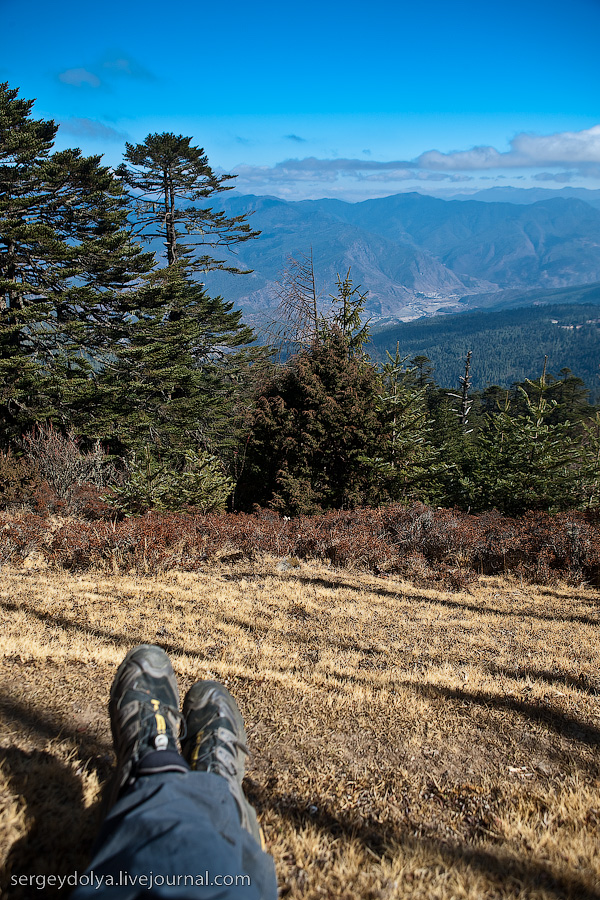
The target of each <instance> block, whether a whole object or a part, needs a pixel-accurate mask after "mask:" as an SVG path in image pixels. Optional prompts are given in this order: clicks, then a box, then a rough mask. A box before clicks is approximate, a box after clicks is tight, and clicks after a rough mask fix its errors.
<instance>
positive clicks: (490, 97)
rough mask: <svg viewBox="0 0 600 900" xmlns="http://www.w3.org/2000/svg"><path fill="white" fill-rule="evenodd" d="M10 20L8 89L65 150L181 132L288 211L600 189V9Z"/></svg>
mask: <svg viewBox="0 0 600 900" xmlns="http://www.w3.org/2000/svg"><path fill="white" fill-rule="evenodd" d="M0 18H1V20H2V22H3V31H4V34H5V39H4V40H3V42H2V50H1V51H0V81H8V82H9V84H10V85H11V87H20V89H21V93H22V96H24V97H27V98H33V97H35V98H37V102H36V105H35V114H36V115H37V116H39V117H45V118H53V119H55V121H56V122H58V123H60V125H61V127H60V130H59V135H58V139H57V147H59V148H60V147H66V146H80V147H81V148H82V150H83V151H84V152H85V153H103V154H104V159H105V162H106V163H109V164H117V163H119V162H120V161H121V156H122V152H123V147H124V143H125V141H126V140H128V141H131V142H133V143H135V142H138V141H142V140H143V139H144V137H145V136H146V135H147V134H148V133H149V132H154V131H159V132H160V131H174V132H175V133H177V134H179V133H181V134H184V135H191V136H192V137H193V139H194V143H196V144H198V145H200V146H202V147H204V148H205V150H206V152H207V154H208V157H209V161H210V163H211V164H212V165H213V167H215V168H218V169H220V170H224V171H229V172H236V173H237V174H238V182H237V185H236V187H237V189H238V190H240V191H243V192H252V193H257V194H267V193H268V194H274V195H277V196H281V197H287V198H290V199H301V198H305V197H309V198H317V197H325V196H327V197H340V198H344V199H352V200H354V199H356V200H358V199H364V198H366V197H376V196H384V195H387V194H392V193H395V192H397V191H405V190H420V191H422V192H426V193H436V194H439V195H440V196H443V195H444V194H445V193H455V192H458V191H461V192H471V191H476V190H479V189H481V188H485V187H496V186H499V185H515V186H521V187H546V188H560V187H562V186H565V185H570V186H576V187H589V188H594V189H597V188H600V90H599V88H600V66H599V65H598V35H599V34H600V0H569V2H568V3H567V2H564V0H563V2H556V0H543V2H542V0H519V2H517V0H502V2H499V0H496V2H495V3H494V2H492V3H489V2H488V3H482V2H481V0H477V2H475V0H453V2H452V3H450V2H448V0H429V2H427V0H424V2H422V3H420V4H416V3H414V2H413V3H410V4H409V3H402V2H395V3H386V2H384V3H379V4H372V5H369V4H366V3H358V2H355V0H345V2H343V3H342V2H340V0H333V2H326V3H325V5H324V6H323V5H322V3H317V2H315V0H307V2H303V3H302V4H301V5H292V4H282V3H280V2H279V3H274V2H263V3H260V2H259V3H254V4H251V3H244V4H242V3H240V2H238V0H233V2H230V3H228V4H223V5H221V6H219V5H215V4H211V6H210V8H207V7H206V6H205V5H204V4H201V3H192V2H189V0H184V2H177V3H173V4H165V3H164V0H163V2H161V3H158V2H156V0H147V2H145V3H137V4H132V3H127V2H124V0H123V2H115V0H105V2H103V3H101V4H88V3H85V4H84V3H81V2H77V3H76V2H73V0H60V2H59V3H56V4H51V3H48V0H44V2H41V0H30V2H29V3H27V4H25V6H22V7H20V8H19V9H17V6H16V4H15V3H14V0H11V2H8V0H0ZM24 19H26V21H24ZM7 38H8V39H7Z"/></svg>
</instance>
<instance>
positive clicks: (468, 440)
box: [0, 84, 600, 517]
mask: <svg viewBox="0 0 600 900" xmlns="http://www.w3.org/2000/svg"><path fill="white" fill-rule="evenodd" d="M32 107H33V103H32V101H28V100H23V99H20V98H19V96H18V92H17V91H16V90H14V89H11V88H9V86H8V85H7V84H4V85H2V86H1V87H0V298H1V299H0V378H1V388H0V442H1V445H2V452H1V455H0V504H1V505H4V506H5V507H6V506H10V505H11V504H12V505H19V504H21V505H23V504H26V505H29V506H30V507H32V508H34V509H36V510H37V511H48V510H51V511H60V510H63V511H68V512H71V513H76V514H83V515H87V516H89V517H102V516H107V515H114V514H115V513H117V514H120V515H123V514H132V513H134V514H135V513H141V512H144V511H146V510H148V509H159V510H160V509H163V510H173V509H179V508H186V507H187V508H190V509H195V510H198V511H201V512H210V511H218V510H221V509H225V508H229V509H235V510H251V509H253V508H255V507H257V506H259V507H264V506H268V507H270V508H272V509H274V510H278V511H280V512H282V513H285V514H288V515H297V514H305V513H314V512H319V511H321V510H325V509H332V508H337V509H348V508H352V507H358V506H379V505H382V504H388V503H392V502H401V503H406V502H411V501H414V500H420V501H423V502H427V503H431V504H436V505H450V506H452V505H455V506H459V507H461V508H463V509H470V510H472V511H479V510H485V509H491V508H496V509H498V510H501V511H503V512H507V513H511V514H519V513H521V512H523V511H525V510H530V509H531V510H545V511H550V512H552V511H557V510H561V509H570V508H581V509H583V508H590V507H595V506H597V505H598V500H599V497H598V494H599V486H598V478H599V474H600V416H598V415H597V414H595V411H594V410H592V409H591V408H590V406H589V405H588V403H587V391H586V389H585V386H584V384H583V382H581V380H580V379H578V378H575V377H574V376H573V375H572V374H571V373H570V372H569V371H568V370H565V371H563V372H562V373H560V376H559V377H558V378H556V379H555V378H553V377H551V376H550V374H549V373H548V372H546V371H545V370H544V371H543V372H541V373H540V374H539V376H538V377H537V379H535V380H524V381H523V382H522V383H521V384H517V385H515V386H514V387H513V388H512V389H511V390H508V391H506V390H501V389H500V388H489V389H487V390H486V391H484V392H483V393H480V394H474V393H473V391H472V376H471V373H470V368H469V367H470V357H467V359H466V365H465V370H464V374H463V376H462V379H461V382H460V385H459V386H458V387H457V389H456V390H443V389H441V388H439V387H438V386H437V384H436V383H435V382H434V380H433V377H432V369H431V364H430V361H429V360H428V359H427V358H426V357H424V356H422V355H421V356H416V357H414V356H413V357H412V358H410V354H409V355H408V356H406V357H405V356H404V354H403V353H402V352H401V348H400V347H398V348H397V351H396V353H395V355H393V356H389V355H388V357H387V361H386V362H384V363H383V364H378V363H376V362H374V361H372V360H371V359H370V357H369V355H368V353H367V350H368V348H369V329H368V326H367V325H365V324H364V305H365V298H366V294H365V293H364V292H361V290H360V289H358V288H357V287H355V286H354V285H353V284H352V280H351V277H350V273H348V274H347V275H346V276H345V277H339V279H338V284H337V290H336V292H335V293H334V294H333V295H332V297H331V308H330V311H329V314H328V315H323V313H322V312H321V311H320V310H321V308H322V307H321V306H320V305H319V304H318V303H317V297H316V294H315V287H314V285H315V279H314V277H313V274H314V273H313V271H312V261H311V260H310V259H307V260H304V261H301V262H300V263H297V262H294V265H293V266H292V268H291V270H289V271H288V274H287V276H286V277H285V278H284V279H283V281H282V288H281V312H282V315H283V318H284V320H285V325H284V328H283V332H281V333H280V334H279V339H280V340H281V342H282V343H284V344H285V345H286V347H287V348H288V351H289V350H290V348H291V351H292V352H289V353H288V355H287V358H286V361H285V362H281V361H279V362H278V361H277V359H276V355H275V354H274V353H272V352H269V351H268V350H266V349H265V348H264V347H260V346H258V344H257V342H256V339H255V335H254V333H253V332H252V330H251V329H250V328H248V327H246V326H245V325H244V324H243V323H242V321H241V313H240V312H239V311H235V310H234V309H233V304H232V303H228V302H227V301H226V300H224V299H223V298H222V297H210V296H209V295H208V293H207V292H206V291H205V290H204V288H203V285H202V283H201V279H202V275H203V273H205V272H207V271H210V270H212V269H224V270H226V271H228V272H230V273H231V274H232V275H235V276H239V275H242V274H243V273H241V272H240V271H239V269H238V267H237V266H236V265H235V263H233V262H231V260H232V258H233V259H235V257H232V256H231V254H229V253H228V252H227V251H228V250H229V249H231V248H235V246H236V245H237V244H238V243H240V242H242V241H246V240H253V239H255V238H257V237H258V234H257V232H255V231H252V229H251V224H250V222H248V221H246V218H245V217H244V216H234V217H228V216H226V215H225V213H223V212H220V211H218V209H216V208H215V207H214V205H213V202H214V201H215V200H216V199H217V196H218V194H219V193H220V192H221V191H224V190H228V189H230V187H231V186H232V185H231V184H230V182H231V177H230V176H227V175H220V174H217V173H215V172H214V171H213V170H212V169H211V167H210V166H209V164H208V160H207V159H206V156H205V155H204V152H203V150H202V149H201V148H199V147H195V146H193V145H192V143H191V139H190V138H187V137H183V136H181V135H174V134H170V133H164V134H150V135H148V136H147V138H146V139H145V141H144V142H143V143H141V144H137V145H133V144H126V148H125V154H124V162H123V164H122V165H121V166H119V167H118V168H117V169H116V170H111V169H109V168H107V167H105V166H102V164H101V159H100V158H99V157H84V156H82V154H81V152H80V151H79V150H76V149H73V150H66V151H62V152H56V151H55V150H54V147H53V143H54V138H55V135H56V131H57V128H56V126H55V125H54V123H53V122H48V121H44V120H36V119H35V118H34V117H33V114H32ZM159 238H160V240H161V241H162V243H163V244H164V247H165V252H164V258H163V259H159V260H157V259H156V258H155V255H154V254H153V253H148V252H145V251H144V249H143V247H142V245H141V244H140V243H139V241H143V240H146V241H149V242H154V243H155V244H156V241H157V240H158V239H159ZM221 251H223V252H221Z"/></svg>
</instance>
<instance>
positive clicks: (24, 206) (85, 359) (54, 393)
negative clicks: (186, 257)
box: [0, 83, 151, 443]
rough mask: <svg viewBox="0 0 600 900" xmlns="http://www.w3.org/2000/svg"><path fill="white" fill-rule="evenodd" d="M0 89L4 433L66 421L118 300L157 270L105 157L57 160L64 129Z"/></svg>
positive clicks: (67, 154) (0, 394) (0, 426)
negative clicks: (136, 236) (138, 239)
mask: <svg viewBox="0 0 600 900" xmlns="http://www.w3.org/2000/svg"><path fill="white" fill-rule="evenodd" d="M32 107H33V101H32V100H23V99H21V98H19V96H18V90H16V89H11V88H9V86H8V84H6V83H4V84H2V85H0V382H1V384H2V387H1V389H0V430H1V440H2V441H3V442H4V443H7V442H10V441H11V440H12V439H14V438H15V437H18V436H19V435H20V434H21V433H22V431H23V430H24V429H26V428H27V427H29V426H30V425H31V424H33V422H35V421H37V420H39V419H43V418H46V417H48V416H58V417H59V418H61V417H63V418H65V417H68V415H69V412H68V407H69V405H70V403H71V402H72V401H73V394H74V390H73V385H74V384H77V383H79V381H80V380H81V379H82V378H83V379H85V376H86V375H87V373H88V371H89V369H90V358H91V357H93V355H94V353H95V351H96V350H98V348H99V346H100V344H101V343H103V342H104V335H105V327H106V325H107V323H109V322H110V320H111V318H112V316H113V315H114V303H115V297H116V294H117V293H118V292H119V291H120V290H121V289H123V288H124V287H125V286H126V285H127V284H129V283H130V282H131V281H132V280H133V279H135V278H136V277H137V276H138V275H139V274H140V273H141V272H143V271H146V270H147V269H148V268H149V267H150V265H151V258H150V256H149V255H148V254H143V253H142V252H141V250H140V248H139V246H137V245H136V244H135V243H134V242H133V241H132V240H131V237H130V232H129V229H128V223H127V213H128V206H129V201H128V198H127V196H126V195H125V193H124V192H123V189H122V187H121V184H120V182H119V181H118V180H117V179H116V178H115V177H114V176H113V175H112V173H111V172H110V170H109V169H108V168H106V167H103V166H101V165H100V157H97V156H93V157H84V156H82V155H81V152H80V151H79V150H66V151H63V152H60V153H54V152H52V150H53V142H54V137H55V134H56V131H57V126H56V125H55V124H54V123H53V122H51V121H44V120H36V119H34V118H33V117H32Z"/></svg>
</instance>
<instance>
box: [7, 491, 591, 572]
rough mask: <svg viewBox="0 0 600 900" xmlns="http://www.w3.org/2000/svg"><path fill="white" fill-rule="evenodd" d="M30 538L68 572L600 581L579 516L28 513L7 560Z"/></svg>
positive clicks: (12, 529)
mask: <svg viewBox="0 0 600 900" xmlns="http://www.w3.org/2000/svg"><path fill="white" fill-rule="evenodd" d="M44 534H46V537H44ZM32 541H33V542H34V543H35V542H37V544H36V546H38V545H39V547H40V549H41V550H42V551H43V552H44V553H45V554H46V556H47V557H48V558H49V560H51V561H52V562H53V563H55V564H56V565H59V566H62V567H64V568H68V569H86V568H89V567H101V568H113V569H123V568H124V569H131V568H134V569H136V570H138V571H144V572H156V571H164V570H166V569H173V568H179V569H188V570H194V569H197V568H198V567H200V566H201V565H202V564H204V563H205V562H206V561H207V560H210V559H213V558H215V557H217V556H221V557H222V556H224V555H225V556H226V555H227V554H228V553H230V552H231V553H234V554H235V553H239V554H243V556H245V557H248V558H250V557H252V556H253V555H254V554H255V553H270V554H273V555H276V556H297V557H300V558H304V559H309V558H312V559H320V560H324V561H328V562H331V563H332V564H333V565H335V566H340V567H351V568H355V569H360V570H367V571H371V572H375V573H384V574H386V573H390V574H391V573H397V574H401V575H404V576H406V577H409V578H416V579H418V580H419V581H421V582H431V583H439V584H443V585H447V586H449V587H453V588H457V589H458V588H461V587H465V586H466V585H467V584H468V583H469V582H470V581H472V580H473V579H474V578H476V577H477V575H479V574H488V575H489V574H502V573H510V572H513V573H516V574H519V575H521V576H522V577H523V578H525V579H527V580H529V581H532V582H539V583H548V582H551V581H555V580H557V579H559V578H561V579H570V580H571V581H572V582H574V583H577V582H579V581H581V580H582V579H583V580H586V581H587V582H589V583H592V584H595V585H600V523H599V522H598V521H596V519H594V518H593V517H592V516H590V515H588V514H586V513H580V512H577V513H560V514H559V515H554V516H550V515H546V514H542V513H530V514H528V515H526V516H523V517H522V518H519V519H511V518H507V517H504V516H501V515H499V514H498V513H485V514H483V515H480V516H473V515H468V514H467V513H462V512H457V511H456V510H448V509H432V508H429V507H425V506H423V505H420V504H419V505H415V506H414V507H412V508H407V507H402V506H389V507H384V508H382V509H362V510H352V511H337V512H328V513H326V514H324V515H321V516H300V517H299V518H297V519H287V518H281V517H279V516H276V515H274V514H269V515H268V516H265V515H262V514H261V513H260V512H259V513H257V514H254V515H249V514H245V513H237V514H231V515H222V514H212V515H207V516H198V515H194V514H189V515H184V514H181V513H170V514H165V513H157V512H155V513H148V514H147V515H145V516H143V517H140V518H130V519H124V520H123V521H121V522H110V521H101V520H100V519H98V520H97V521H95V522H89V521H81V520H77V521H65V523H64V524H63V525H62V526H61V527H60V528H58V529H57V530H56V531H54V532H53V533H51V534H50V532H49V531H48V528H47V523H46V524H45V525H44V520H43V519H40V518H39V517H36V516H29V517H24V518H23V519H19V520H14V521H12V520H10V521H8V523H7V527H6V526H5V530H4V531H1V532H0V543H3V544H5V545H8V547H9V555H10V554H13V555H15V554H16V555H17V556H19V557H22V556H23V555H24V554H25V550H26V549H27V548H31V547H32ZM5 555H6V554H5Z"/></svg>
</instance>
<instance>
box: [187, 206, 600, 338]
mask: <svg viewBox="0 0 600 900" xmlns="http://www.w3.org/2000/svg"><path fill="white" fill-rule="evenodd" d="M495 190H502V189H495ZM508 190H509V191H514V190H517V191H518V189H508ZM541 190H543V189H541ZM483 193H484V194H486V193H489V192H483ZM522 193H523V194H527V195H528V196H529V194H528V191H522ZM549 193H550V192H549ZM560 193H562V192H560ZM587 193H589V194H594V196H593V197H590V198H588V199H591V200H593V201H594V202H595V201H596V200H597V198H596V197H595V193H600V192H587ZM219 201H220V202H219V207H220V208H223V209H224V210H225V211H226V213H227V214H228V215H240V214H245V213H251V217H250V223H251V225H252V228H253V229H257V230H260V231H261V232H262V234H261V237H260V238H259V239H258V240H254V241H248V242H246V243H244V244H241V245H239V247H238V248H237V253H236V263H237V264H238V265H243V266H246V267H247V268H249V269H252V270H253V271H252V273H251V274H249V275H245V276H241V277H235V278H234V277H231V276H230V275H227V274H226V273H223V272H218V271H217V272H211V273H207V274H206V276H205V277H204V281H205V283H206V285H207V288H208V289H209V291H210V292H211V293H213V294H214V293H220V294H222V295H223V296H224V297H225V298H226V299H227V300H233V301H234V302H235V304H236V306H238V307H239V308H242V309H243V310H244V316H245V319H246V320H247V321H249V322H252V321H253V320H254V321H257V320H259V319H260V318H261V317H264V315H265V314H266V313H267V312H268V311H269V310H273V308H274V307H276V306H277V304H278V303H279V298H278V296H277V284H278V281H279V280H280V279H281V275H282V272H283V270H284V268H285V267H286V265H287V261H288V258H289V257H290V256H293V257H299V256H302V255H303V254H304V255H305V254H309V253H310V252H311V251H312V256H313V261H314V269H315V276H316V283H317V288H318V290H319V292H320V294H321V297H322V299H323V301H326V300H327V296H328V294H330V293H334V292H335V283H336V275H337V273H339V274H341V275H345V274H346V272H347V270H348V269H351V276H352V279H353V281H354V283H355V284H360V285H361V286H362V290H367V291H368V299H367V313H368V315H370V316H372V317H374V319H375V320H376V321H377V320H383V319H391V320H398V321H408V320H411V319H415V318H418V317H420V316H424V315H425V316H430V315H434V314H436V313H438V312H445V313H450V312H457V311H465V310H469V309H473V308H479V307H482V306H493V305H495V304H496V303H502V293H505V292H509V294H510V293H511V292H515V291H516V292H517V293H518V292H523V291H532V290H536V289H537V290H540V289H542V290H548V289H553V288H554V289H557V288H563V287H569V286H572V285H581V284H586V283H591V282H597V281H600V208H596V207H595V206H593V205H592V204H591V203H589V202H586V201H584V200H581V199H580V198H579V197H575V196H553V197H551V198H550V199H542V200H537V201H535V202H527V201H524V200H523V198H522V197H521V199H520V201H519V202H498V201H497V200H490V198H489V196H488V197H486V199H485V200H482V199H477V200H473V199H465V198H463V199H453V200H442V199H439V198H436V197H431V196H426V195H422V194H418V193H404V194H396V195H393V196H390V197H384V198H379V199H374V200H365V201H362V202H360V203H347V202H344V201H341V200H333V199H323V200H302V201H286V200H281V199H278V198H275V197H259V196H254V195H241V194H236V193H235V192H231V193H228V194H222V195H221V197H219ZM501 292H502V293H501ZM496 295H497V297H496ZM505 297H506V300H507V303H508V305H509V306H510V305H514V302H510V299H509V298H508V297H507V296H506V293H505ZM513 299H514V298H513Z"/></svg>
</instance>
